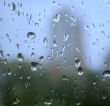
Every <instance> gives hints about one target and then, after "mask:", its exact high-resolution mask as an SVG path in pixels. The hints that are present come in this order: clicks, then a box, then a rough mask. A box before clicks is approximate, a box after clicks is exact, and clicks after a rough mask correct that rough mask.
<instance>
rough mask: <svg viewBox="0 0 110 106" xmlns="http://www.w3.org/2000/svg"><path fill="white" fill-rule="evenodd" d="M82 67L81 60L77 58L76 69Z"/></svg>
mask: <svg viewBox="0 0 110 106" xmlns="http://www.w3.org/2000/svg"><path fill="white" fill-rule="evenodd" d="M80 65H81V60H80V59H78V58H75V67H76V68H78V67H80Z"/></svg>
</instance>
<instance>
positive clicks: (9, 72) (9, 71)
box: [8, 68, 12, 76]
mask: <svg viewBox="0 0 110 106" xmlns="http://www.w3.org/2000/svg"><path fill="white" fill-rule="evenodd" d="M11 74H12V73H11V70H10V69H9V68H8V75H9V76H10V75H11Z"/></svg>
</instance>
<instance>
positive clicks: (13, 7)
mask: <svg viewBox="0 0 110 106" xmlns="http://www.w3.org/2000/svg"><path fill="white" fill-rule="evenodd" d="M15 10H16V4H15V3H12V11H15Z"/></svg>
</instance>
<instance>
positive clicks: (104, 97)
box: [102, 91, 107, 100]
mask: <svg viewBox="0 0 110 106" xmlns="http://www.w3.org/2000/svg"><path fill="white" fill-rule="evenodd" d="M102 99H103V100H105V99H107V96H106V94H105V92H104V91H103V93H102Z"/></svg>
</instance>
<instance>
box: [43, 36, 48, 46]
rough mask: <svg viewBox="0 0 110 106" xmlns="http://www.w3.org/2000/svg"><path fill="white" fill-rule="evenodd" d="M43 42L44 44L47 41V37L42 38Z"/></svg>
mask: <svg viewBox="0 0 110 106" xmlns="http://www.w3.org/2000/svg"><path fill="white" fill-rule="evenodd" d="M43 43H44V44H45V45H46V44H47V43H48V39H47V37H44V39H43Z"/></svg>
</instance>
